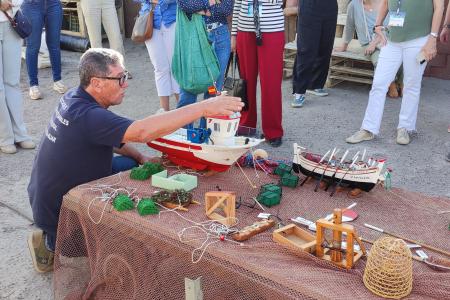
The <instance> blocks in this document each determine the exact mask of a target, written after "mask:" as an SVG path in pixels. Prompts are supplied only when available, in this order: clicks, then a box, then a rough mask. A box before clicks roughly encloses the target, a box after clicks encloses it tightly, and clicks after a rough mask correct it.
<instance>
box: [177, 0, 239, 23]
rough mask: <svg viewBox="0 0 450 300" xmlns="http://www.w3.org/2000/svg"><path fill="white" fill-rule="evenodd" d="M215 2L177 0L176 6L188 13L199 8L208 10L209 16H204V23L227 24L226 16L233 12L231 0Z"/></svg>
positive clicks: (194, 11)
mask: <svg viewBox="0 0 450 300" xmlns="http://www.w3.org/2000/svg"><path fill="white" fill-rule="evenodd" d="M216 3H217V4H214V5H211V6H210V5H209V1H208V0H178V6H179V7H180V8H181V9H182V10H183V11H184V12H185V13H187V14H188V15H189V14H193V13H196V12H198V11H201V10H209V11H210V13H211V16H210V17H208V16H205V17H204V19H205V23H206V24H211V23H216V22H217V23H222V24H227V23H228V22H227V17H228V16H230V15H231V14H232V13H233V0H222V1H220V2H219V1H216Z"/></svg>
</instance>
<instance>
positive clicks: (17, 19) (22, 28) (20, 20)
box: [3, 9, 32, 39]
mask: <svg viewBox="0 0 450 300" xmlns="http://www.w3.org/2000/svg"><path fill="white" fill-rule="evenodd" d="M3 13H4V14H5V16H6V17H7V18H8V20H9V23H11V26H12V28H13V29H14V31H15V32H16V33H17V34H18V35H19V36H20V37H21V38H22V39H24V38H27V37H28V36H29V35H30V34H31V29H32V28H31V23H30V21H28V18H27V17H26V16H25V15H24V14H23V13H22V11H21V10H20V9H19V10H18V11H17V13H16V15H15V16H14V18H11V16H10V15H9V14H8V13H7V12H5V11H4V12H3Z"/></svg>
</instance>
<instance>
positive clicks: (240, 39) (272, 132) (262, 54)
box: [231, 0, 284, 147]
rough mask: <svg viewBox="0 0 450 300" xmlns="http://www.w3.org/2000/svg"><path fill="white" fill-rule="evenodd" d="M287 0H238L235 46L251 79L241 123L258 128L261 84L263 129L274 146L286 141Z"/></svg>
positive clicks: (233, 35)
mask: <svg viewBox="0 0 450 300" xmlns="http://www.w3.org/2000/svg"><path fill="white" fill-rule="evenodd" d="M282 4H283V0H254V1H248V0H235V4H234V10H233V23H232V31H231V49H232V51H237V54H238V57H239V69H240V75H241V78H242V79H245V80H246V81H247V97H248V110H247V111H244V112H242V116H241V123H240V125H241V126H246V127H252V128H256V123H257V103H256V83H257V78H258V73H259V77H260V84H261V116H262V131H263V133H264V137H265V139H266V141H267V142H268V143H269V144H270V145H271V146H272V147H279V146H280V145H281V143H282V137H283V126H282V124H281V123H282V111H281V81H282V78H283V49H284V16H283V10H282V8H281V5H282Z"/></svg>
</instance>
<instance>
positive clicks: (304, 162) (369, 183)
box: [292, 145, 384, 192]
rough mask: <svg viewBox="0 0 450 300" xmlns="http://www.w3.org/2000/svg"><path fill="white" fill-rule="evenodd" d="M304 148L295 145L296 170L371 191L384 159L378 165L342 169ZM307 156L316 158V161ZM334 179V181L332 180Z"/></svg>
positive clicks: (294, 166) (294, 165)
mask: <svg viewBox="0 0 450 300" xmlns="http://www.w3.org/2000/svg"><path fill="white" fill-rule="evenodd" d="M302 149H303V148H301V147H298V146H297V145H294V159H293V164H292V168H293V170H294V172H297V173H298V172H301V173H302V174H304V175H305V176H308V177H314V178H317V179H322V180H325V181H328V182H330V183H333V182H334V183H337V182H340V185H346V186H349V187H351V188H358V189H361V190H363V191H366V192H369V191H370V190H371V189H373V188H374V187H375V185H376V184H377V182H378V180H379V178H380V173H381V170H382V169H383V165H384V160H380V161H378V164H377V166H376V167H362V168H357V169H354V170H353V169H340V168H337V167H334V166H331V165H329V164H327V163H320V162H319V161H317V160H318V159H320V158H321V156H320V155H317V154H312V153H306V152H304V151H303V150H302ZM307 157H311V158H315V159H316V161H314V160H312V159H308V158H307ZM331 181H333V182H331Z"/></svg>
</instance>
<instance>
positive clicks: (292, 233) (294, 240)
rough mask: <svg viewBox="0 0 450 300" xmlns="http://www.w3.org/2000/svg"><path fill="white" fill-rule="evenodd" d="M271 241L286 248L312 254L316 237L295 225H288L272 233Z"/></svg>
mask: <svg viewBox="0 0 450 300" xmlns="http://www.w3.org/2000/svg"><path fill="white" fill-rule="evenodd" d="M273 240H274V241H275V242H277V243H278V244H280V245H283V246H287V247H288V248H292V247H295V248H298V249H300V250H303V251H306V252H309V253H314V251H315V250H316V237H315V236H314V235H312V234H310V233H309V232H307V231H306V230H303V229H301V228H300V227H298V226H296V225H295V224H289V225H287V226H284V227H283V228H280V229H277V230H275V231H274V232H273Z"/></svg>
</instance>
